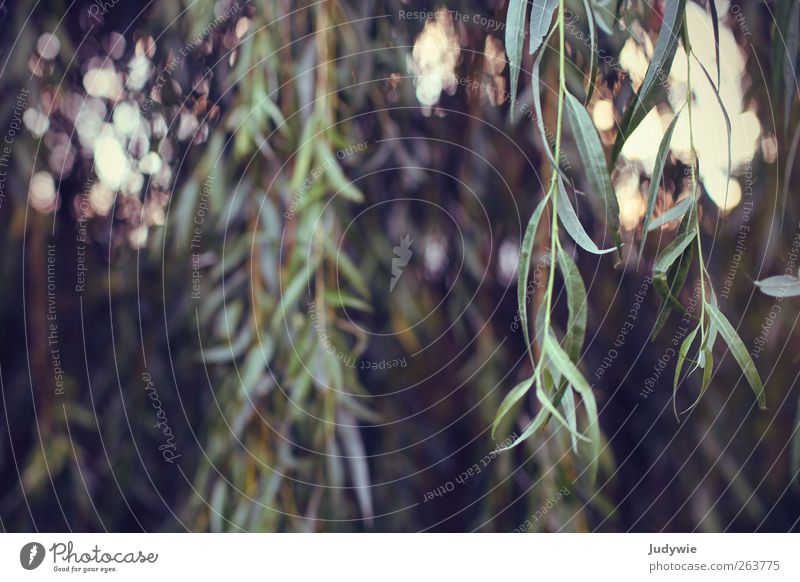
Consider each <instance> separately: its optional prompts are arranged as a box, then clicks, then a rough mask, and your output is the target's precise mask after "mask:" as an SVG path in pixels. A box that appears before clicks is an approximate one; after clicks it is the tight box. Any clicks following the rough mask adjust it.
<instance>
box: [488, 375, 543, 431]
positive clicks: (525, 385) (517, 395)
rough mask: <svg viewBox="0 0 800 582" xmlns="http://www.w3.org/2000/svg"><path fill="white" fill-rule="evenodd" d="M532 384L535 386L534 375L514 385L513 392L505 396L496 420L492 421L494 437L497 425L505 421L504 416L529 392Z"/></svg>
mask: <svg viewBox="0 0 800 582" xmlns="http://www.w3.org/2000/svg"><path fill="white" fill-rule="evenodd" d="M531 386H533V377H531V378H528V379H527V380H523V381H522V382H520V383H519V384H517V385H516V386H514V387H513V388H512V389H511V392H509V393H508V394H506V397H505V398H503V402H501V403H500V407H499V408H498V409H497V414H495V417H494V422H492V438H494V434H495V432H496V431H497V427H498V426H499V425H500V423H501V422H502V421H503V418H504V417H505V416H506V414H508V413H509V411H510V410H511V409H512V408H513V407H514V405H515V404H516V403H517V402H519V401H520V399H522V398H523V397H524V396H525V395H526V394H527V393H528V390H530V389H531Z"/></svg>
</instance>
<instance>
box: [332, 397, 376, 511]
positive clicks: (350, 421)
mask: <svg viewBox="0 0 800 582" xmlns="http://www.w3.org/2000/svg"><path fill="white" fill-rule="evenodd" d="M338 416H339V420H338V425H337V429H338V431H339V436H340V438H341V439H342V445H343V446H344V451H345V453H346V454H347V461H348V463H349V464H350V474H351V475H352V479H353V483H354V484H355V490H356V498H357V499H358V505H359V507H360V508H361V515H362V516H363V517H364V519H367V520H371V519H372V516H373V511H372V485H371V483H370V478H369V465H368V464H367V452H366V450H365V449H364V443H363V441H362V440H361V434H360V433H359V430H358V427H357V426H356V419H355V418H354V417H353V416H352V415H351V414H349V413H348V412H345V411H343V410H341V409H340V410H339V413H338Z"/></svg>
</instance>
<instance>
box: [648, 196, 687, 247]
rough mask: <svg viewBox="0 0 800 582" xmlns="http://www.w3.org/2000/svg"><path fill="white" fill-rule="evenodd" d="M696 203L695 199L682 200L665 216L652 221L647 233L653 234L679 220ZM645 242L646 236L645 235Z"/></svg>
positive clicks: (659, 216) (660, 215)
mask: <svg viewBox="0 0 800 582" xmlns="http://www.w3.org/2000/svg"><path fill="white" fill-rule="evenodd" d="M693 203H694V197H692V196H687V197H686V198H682V199H681V200H679V201H678V203H677V204H676V205H675V206H673V207H672V208H670V209H669V210H667V211H666V212H665V213H664V214H659V215H658V216H656V217H655V218H654V219H653V220H651V221H650V225H649V226H648V227H647V232H653V231H654V230H656V229H657V228H661V227H662V226H664V225H665V224H667V223H668V222H672V221H673V220H678V219H679V218H681V217H682V216H683V215H684V214H686V211H687V210H689V207H690V206H691V205H692V204H693ZM642 238H643V240H644V235H643V237H642Z"/></svg>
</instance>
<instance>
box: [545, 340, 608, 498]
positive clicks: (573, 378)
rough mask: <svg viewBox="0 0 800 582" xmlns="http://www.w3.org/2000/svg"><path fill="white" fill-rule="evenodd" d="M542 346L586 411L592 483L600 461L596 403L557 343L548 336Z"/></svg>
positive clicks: (598, 422) (590, 391) (587, 385)
mask: <svg viewBox="0 0 800 582" xmlns="http://www.w3.org/2000/svg"><path fill="white" fill-rule="evenodd" d="M544 346H545V348H544V351H545V352H546V353H547V354H548V356H549V357H550V359H551V361H552V362H553V365H554V366H555V368H556V369H557V370H558V371H559V372H560V373H561V375H562V376H564V377H565V378H566V379H567V381H568V382H569V383H570V385H571V386H572V388H573V389H574V390H575V392H577V393H578V395H579V396H580V397H581V400H582V402H583V407H584V408H585V409H586V417H587V419H588V422H589V428H588V434H589V440H590V442H591V445H592V449H591V459H590V462H589V481H590V482H591V483H594V482H595V479H596V478H597V463H598V460H599V459H600V421H599V418H598V416H597V403H596V402H595V399H594V394H593V393H592V388H591V386H589V382H587V381H586V378H584V376H583V374H581V372H580V370H578V368H577V367H576V366H575V364H574V363H572V360H570V358H569V356H568V355H567V353H566V352H565V351H564V350H563V349H561V346H560V345H558V342H557V341H554V340H553V339H552V338H551V337H549V336H548V337H547V338H545V342H544ZM570 434H572V433H570Z"/></svg>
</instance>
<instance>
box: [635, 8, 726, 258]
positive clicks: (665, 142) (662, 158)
mask: <svg viewBox="0 0 800 582" xmlns="http://www.w3.org/2000/svg"><path fill="white" fill-rule="evenodd" d="M712 1H713V0H712ZM681 111H683V109H681ZM681 111H678V112H677V113H676V114H675V117H673V118H672V122H671V123H670V124H669V127H668V128H667V131H665V132H664V137H663V138H661V144H659V146H658V153H657V154H656V163H655V165H654V166H653V175H652V177H651V178H650V191H649V193H648V195H647V209H646V210H645V212H644V224H643V225H642V244H641V248H642V251H644V244H645V242H647V233H648V232H649V231H648V226H649V224H650V217H651V216H653V210H654V209H655V207H656V197H657V196H658V187H659V186H660V185H661V177H662V176H663V175H664V166H665V165H666V164H667V157H669V151H670V144H671V143H672V134H673V133H674V132H675V125H676V124H677V123H678V119H680V116H681ZM641 256H642V254H641V253H640V254H639V258H640V260H641Z"/></svg>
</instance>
